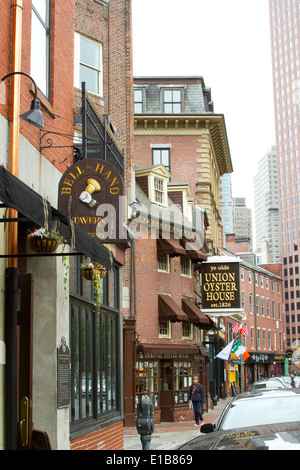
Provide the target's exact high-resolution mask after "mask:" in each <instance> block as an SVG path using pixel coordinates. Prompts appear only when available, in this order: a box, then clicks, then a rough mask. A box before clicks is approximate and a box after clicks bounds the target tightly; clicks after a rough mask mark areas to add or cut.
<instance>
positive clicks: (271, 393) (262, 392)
mask: <svg viewBox="0 0 300 470" xmlns="http://www.w3.org/2000/svg"><path fill="white" fill-rule="evenodd" d="M294 395H299V396H300V390H299V389H296V388H270V389H257V390H252V391H250V392H244V393H240V394H239V395H237V396H236V397H235V398H234V399H233V401H240V400H245V401H246V400H253V399H254V398H258V397H264V398H268V397H274V398H277V397H278V398H279V397H289V396H294ZM231 403H232V402H231Z"/></svg>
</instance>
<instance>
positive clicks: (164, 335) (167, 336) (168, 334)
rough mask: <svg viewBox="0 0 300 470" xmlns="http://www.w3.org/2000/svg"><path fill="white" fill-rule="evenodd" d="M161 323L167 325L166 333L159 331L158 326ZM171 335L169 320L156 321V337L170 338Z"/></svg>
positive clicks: (159, 326)
mask: <svg viewBox="0 0 300 470" xmlns="http://www.w3.org/2000/svg"><path fill="white" fill-rule="evenodd" d="M163 323H164V324H166V325H167V334H163V333H160V328H161V325H162V324H163ZM171 336H172V327H171V322H170V321H169V320H168V321H164V322H161V321H160V322H158V337H159V338H171Z"/></svg>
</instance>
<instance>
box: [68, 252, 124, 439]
mask: <svg viewBox="0 0 300 470" xmlns="http://www.w3.org/2000/svg"><path fill="white" fill-rule="evenodd" d="M90 261H91V260H90V259H89V258H86V257H79V256H70V257H69V264H70V268H69V279H70V284H69V289H70V345H71V347H70V349H71V406H70V421H71V430H72V429H73V430H75V429H76V430H77V429H79V428H80V426H81V425H84V426H85V425H86V424H85V423H86V422H87V421H88V422H89V425H90V424H91V425H92V424H93V423H95V424H96V423H97V420H98V419H100V418H101V417H102V416H104V415H105V416H106V415H109V414H116V413H119V411H120V389H119V388H120V385H119V380H118V377H119V372H120V371H119V367H118V363H119V357H120V350H119V344H120V327H119V315H120V313H119V311H118V307H119V287H118V286H119V282H118V279H119V273H118V271H119V268H118V266H114V267H113V270H112V271H107V272H106V275H105V277H104V278H103V279H102V280H101V291H102V298H101V307H100V308H98V307H97V306H96V304H95V299H94V297H95V296H94V289H93V283H92V282H91V281H89V280H86V279H84V278H83V277H82V276H81V271H80V266H81V264H88V263H89V262H90Z"/></svg>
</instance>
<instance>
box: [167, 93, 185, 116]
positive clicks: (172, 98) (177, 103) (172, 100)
mask: <svg viewBox="0 0 300 470" xmlns="http://www.w3.org/2000/svg"><path fill="white" fill-rule="evenodd" d="M163 112H164V113H165V114H179V113H181V91H180V90H173V89H170V90H163Z"/></svg>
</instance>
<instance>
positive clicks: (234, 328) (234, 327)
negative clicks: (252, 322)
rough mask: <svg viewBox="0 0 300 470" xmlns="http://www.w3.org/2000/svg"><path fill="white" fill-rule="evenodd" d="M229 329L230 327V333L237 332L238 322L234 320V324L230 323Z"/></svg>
mask: <svg viewBox="0 0 300 470" xmlns="http://www.w3.org/2000/svg"><path fill="white" fill-rule="evenodd" d="M231 329H232V333H237V332H238V331H239V322H238V321H237V322H235V324H234V325H232V327H231Z"/></svg>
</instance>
